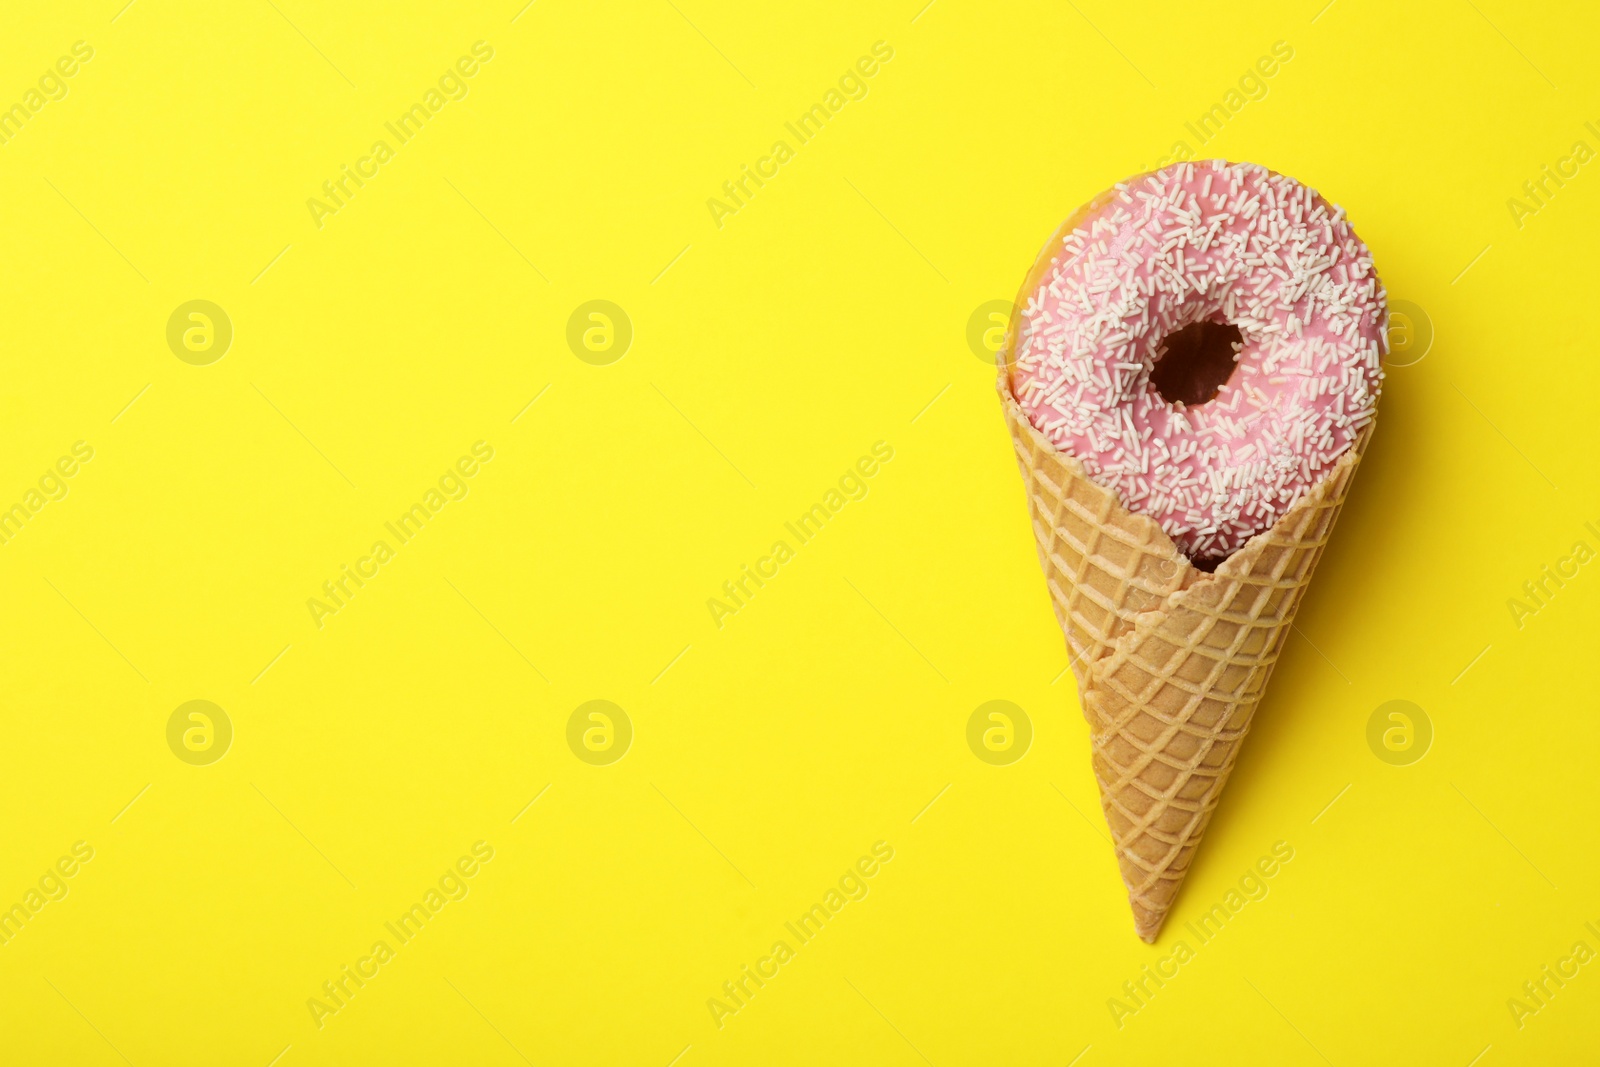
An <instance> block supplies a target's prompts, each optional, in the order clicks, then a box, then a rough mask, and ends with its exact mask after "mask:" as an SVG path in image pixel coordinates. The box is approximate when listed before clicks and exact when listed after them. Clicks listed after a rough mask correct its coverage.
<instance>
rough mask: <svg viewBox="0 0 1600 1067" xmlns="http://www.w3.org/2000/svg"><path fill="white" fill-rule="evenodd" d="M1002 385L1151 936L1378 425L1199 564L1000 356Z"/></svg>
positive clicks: (1055, 600)
mask: <svg viewBox="0 0 1600 1067" xmlns="http://www.w3.org/2000/svg"><path fill="white" fill-rule="evenodd" d="M1014 333H1015V331H1014V330H1013V334H1014ZM1010 343H1011V342H1010V339H1008V344H1007V347H1006V349H1003V350H1002V351H1003V352H1004V353H1009V350H1010V347H1009V346H1010ZM999 384H1000V397H1001V402H1002V405H1003V406H1004V409H1005V417H1006V424H1007V426H1008V427H1009V428H1010V430H1011V439H1012V442H1013V444H1015V446H1016V450H1017V462H1018V464H1019V465H1020V467H1021V469H1022V479H1023V483H1024V485H1025V486H1026V489H1027V494H1028V511H1029V513H1030V514H1031V515H1032V517H1033V532H1034V536H1035V538H1036V539H1037V540H1038V544H1039V562H1040V564H1041V565H1042V566H1043V567H1044V574H1045V582H1046V584H1047V585H1048V586H1049V590H1050V602H1051V604H1052V606H1053V607H1054V608H1055V613H1056V618H1057V619H1058V620H1059V621H1060V623H1061V629H1062V631H1063V632H1064V633H1065V634H1066V638H1067V648H1068V651H1069V652H1070V654H1071V657H1072V670H1073V673H1074V675H1075V676H1076V677H1077V680H1078V691H1079V693H1080V695H1081V697H1082V703H1083V714H1084V718H1086V719H1087V720H1088V722H1089V733H1090V738H1091V741H1092V744H1093V749H1094V756H1093V764H1094V776H1095V780H1096V781H1097V782H1098V783H1099V784H1100V803H1101V806H1102V807H1103V808H1104V809H1105V815H1106V823H1107V824H1108V825H1109V827H1110V829H1111V836H1112V840H1113V843H1114V845H1115V847H1116V853H1117V864H1118V866H1120V867H1121V869H1122V880H1123V882H1125V883H1126V884H1127V887H1128V901H1129V903H1130V904H1131V905H1132V906H1133V921H1134V927H1135V928H1136V929H1137V931H1138V933H1139V936H1140V937H1141V938H1143V939H1144V940H1145V941H1148V942H1151V943H1154V941H1155V939H1156V935H1157V934H1158V933H1159V932H1160V931H1161V925H1162V923H1163V922H1165V921H1166V918H1167V913H1168V911H1170V910H1171V908H1172V903H1173V900H1174V898H1176V896H1177V895H1178V889H1179V887H1180V886H1181V885H1182V884H1183V879H1184V876H1185V875H1186V874H1187V873H1188V871H1189V865H1190V863H1191V862H1193V860H1194V854H1195V850H1196V849H1197V848H1198V847H1199V845H1200V838H1201V836H1202V835H1203V834H1204V833H1205V830H1206V824H1207V823H1209V822H1210V820H1211V813H1212V812H1213V811H1214V810H1215V809H1216V806H1217V800H1218V799H1219V798H1220V797H1221V795H1222V788H1223V786H1224V785H1226V784H1227V781H1228V775H1229V773H1230V772H1231V771H1232V770H1233V764H1234V761H1235V760H1236V759H1237V758H1238V754H1239V747H1240V745H1241V744H1242V742H1243V741H1244V737H1245V734H1246V733H1247V732H1249V729H1250V720H1251V718H1252V716H1254V714H1255V710H1256V705H1257V704H1258V703H1259V702H1260V700H1261V696H1262V694H1263V693H1264V692H1265V691H1266V687H1267V680H1268V679H1269V678H1270V677H1271V675H1272V668H1273V666H1274V664H1276V663H1277V659H1278V653H1279V652H1280V651H1281V650H1282V648H1283V644H1284V642H1285V641H1286V640H1287V639H1288V636H1289V629H1290V626H1291V625H1292V623H1293V621H1294V614H1295V610H1296V609H1297V608H1298V607H1299V606H1300V598H1301V596H1302V595H1303V594H1304V593H1305V591H1306V587H1307V586H1308V585H1309V584H1310V582H1311V576H1312V574H1313V573H1314V572H1315V570H1316V566H1317V561H1318V560H1319V559H1320V558H1321V556H1322V549H1323V546H1324V545H1326V544H1327V541H1328V535H1329V533H1330V532H1331V531H1332V529H1333V524H1334V520H1335V519H1337V518H1338V516H1339V509H1340V508H1341V507H1342V506H1343V505H1344V500H1345V497H1346V496H1347V495H1348V494H1349V492H1350V485H1351V482H1352V481H1353V479H1354V475H1355V471H1356V465H1357V464H1358V463H1359V462H1360V460H1361V453H1362V451H1363V450H1364V449H1365V447H1366V444H1367V440H1368V439H1369V438H1370V436H1371V431H1372V424H1370V423H1369V424H1368V425H1367V427H1366V428H1365V429H1364V430H1363V431H1362V433H1361V434H1360V436H1359V437H1358V438H1357V440H1356V441H1355V443H1354V445H1353V446H1352V447H1351V449H1350V450H1349V451H1348V452H1347V453H1345V455H1344V456H1342V457H1341V458H1340V459H1339V461H1338V462H1337V463H1336V464H1335V465H1334V467H1333V469H1332V470H1331V471H1330V472H1329V473H1328V474H1327V476H1326V477H1325V478H1323V480H1322V481H1321V482H1320V483H1318V484H1317V485H1316V486H1315V487H1314V488H1313V489H1312V490H1311V491H1310V492H1308V493H1307V494H1306V495H1305V496H1304V497H1303V498H1302V499H1301V501H1300V502H1299V503H1298V504H1296V505H1295V506H1294V507H1293V508H1291V509H1290V510H1289V511H1288V512H1287V513H1286V514H1285V515H1284V516H1283V517H1282V518H1281V519H1280V520H1278V522H1277V523H1276V524H1275V525H1274V526H1273V527H1272V528H1271V529H1269V530H1266V531H1265V532H1263V533H1260V534H1258V535H1256V536H1255V537H1253V538H1251V539H1250V540H1249V542H1247V543H1246V544H1245V546H1244V547H1243V548H1241V549H1240V550H1239V551H1237V552H1235V553H1234V554H1233V555H1231V556H1229V557H1228V558H1227V559H1226V560H1224V561H1223V562H1222V563H1221V564H1220V565H1219V566H1218V567H1217V569H1216V571H1215V573H1211V574H1207V573H1205V572H1204V571H1201V570H1199V569H1197V568H1196V567H1194V566H1193V565H1192V564H1191V563H1190V562H1189V559H1188V558H1187V557H1186V556H1185V555H1184V554H1183V553H1182V552H1181V551H1180V550H1179V549H1178V548H1177V546H1176V545H1174V544H1173V542H1172V540H1171V539H1170V538H1169V537H1168V536H1167V535H1166V533H1165V532H1164V531H1162V529H1161V528H1160V526H1158V525H1157V524H1156V523H1155V522H1154V521H1152V520H1151V519H1149V518H1147V517H1145V516H1143V515H1138V514H1135V513H1133V512H1131V511H1129V510H1128V509H1127V508H1126V507H1124V506H1123V505H1122V503H1121V501H1120V500H1119V499H1118V496H1117V494H1116V493H1115V492H1113V491H1111V490H1108V489H1105V488H1102V487H1101V486H1099V485H1097V484H1096V483H1095V482H1093V481H1091V480H1090V478H1089V476H1088V475H1087V474H1086V473H1085V471H1084V469H1083V465H1082V464H1081V463H1079V462H1078V460H1077V459H1076V458H1074V457H1072V456H1070V455H1066V454H1064V453H1061V452H1058V451H1057V450H1056V449H1055V447H1054V446H1053V445H1051V443H1050V442H1049V440H1048V439H1047V438H1045V437H1044V435H1043V434H1041V433H1039V431H1038V430H1036V429H1034V427H1033V425H1032V424H1031V423H1030V422H1029V421H1028V418H1027V416H1026V415H1025V414H1024V413H1023V411H1022V408H1021V407H1020V406H1019V405H1018V403H1017V400H1016V397H1015V396H1014V395H1013V393H1012V390H1011V381H1010V374H1009V370H1008V368H1007V367H1005V366H1002V369H1001V373H1000V383H999Z"/></svg>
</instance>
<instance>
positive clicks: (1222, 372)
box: [1150, 322, 1244, 407]
mask: <svg viewBox="0 0 1600 1067" xmlns="http://www.w3.org/2000/svg"><path fill="white" fill-rule="evenodd" d="M1242 347H1244V338H1243V337H1242V336H1241V335H1240V333H1239V327H1237V326H1235V325H1233V324H1232V323H1228V322H1194V323H1190V324H1189V325H1188V326H1185V327H1184V328H1183V329H1181V330H1176V331H1174V332H1172V333H1169V334H1167V336H1166V337H1164V338H1162V340H1161V344H1160V346H1158V347H1157V348H1156V363H1155V367H1154V368H1152V369H1151V371H1150V384H1152V385H1154V386H1155V387H1156V392H1158V393H1160V394H1161V399H1163V400H1165V401H1166V402H1167V403H1169V404H1183V405H1184V406H1186V407H1195V406H1197V405H1200V404H1204V403H1206V402H1207V401H1209V400H1213V399H1215V398H1216V395H1217V394H1218V393H1219V392H1221V391H1222V387H1223V386H1224V385H1227V384H1228V379H1229V378H1231V377H1233V371H1234V368H1235V367H1237V366H1238V365H1239V350H1240V349H1241V348H1242Z"/></svg>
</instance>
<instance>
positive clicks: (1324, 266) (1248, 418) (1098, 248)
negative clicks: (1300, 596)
mask: <svg viewBox="0 0 1600 1067" xmlns="http://www.w3.org/2000/svg"><path fill="white" fill-rule="evenodd" d="M1387 316H1388V306H1387V302H1386V294H1385V292H1384V289H1383V286H1382V285H1381V284H1380V283H1379V281H1378V276H1377V274H1376V273H1375V272H1374V270H1373V266H1372V255H1371V253H1370V252H1369V251H1368V249H1367V246H1366V245H1365V244H1364V243H1362V241H1361V239H1360V238H1358V237H1357V236H1356V235H1355V231H1354V230H1352V229H1351V227H1350V223H1349V221H1348V220H1347V219H1346V218H1345V215H1344V209H1343V208H1336V207H1334V206H1332V205H1330V204H1329V203H1328V202H1327V201H1325V200H1324V199H1322V197H1320V196H1319V195H1318V194H1317V193H1316V192H1315V191H1314V190H1313V189H1311V188H1309V187H1308V186H1305V185H1301V184H1300V183H1299V182H1297V181H1295V180H1294V179H1292V178H1288V177H1285V176H1283V175H1281V174H1276V173H1274V172H1272V171H1269V170H1267V169H1266V168H1265V167H1260V166H1257V165H1255V164H1249V163H1227V162H1225V161H1223V160H1205V161H1199V162H1191V163H1179V164H1176V165H1174V166H1171V167H1167V168H1165V169H1163V170H1159V171H1155V172H1153V173H1150V174H1144V175H1140V176H1138V177H1136V178H1131V179H1129V180H1128V181H1126V182H1123V183H1120V184H1118V185H1117V186H1116V187H1114V188H1113V189H1110V190H1108V191H1107V192H1106V193H1104V194H1102V195H1101V196H1099V197H1097V198H1096V199H1095V200H1093V201H1091V202H1090V203H1089V204H1087V205H1085V206H1084V208H1082V209H1080V210H1079V212H1078V213H1077V214H1075V215H1074V216H1073V217H1072V218H1071V219H1069V220H1068V221H1067V224H1066V225H1064V226H1063V227H1062V229H1061V230H1060V231H1058V232H1057V234H1056V236H1055V237H1053V238H1052V239H1051V242H1050V244H1048V245H1046V247H1045V249H1044V251H1043V252H1042V253H1041V254H1040V256H1039V260H1038V262H1037V263H1036V264H1035V267H1034V269H1033V271H1032V272H1031V273H1030V274H1029V277H1028V281H1027V282H1026V283H1025V284H1024V289H1023V295H1022V299H1021V300H1020V301H1019V311H1018V318H1017V320H1016V321H1015V323H1014V325H1013V330H1014V332H1015V333H1016V335H1017V336H1016V343H1015V346H1014V348H1013V349H1012V351H1014V353H1015V364H1014V366H1013V367H1012V370H1011V387H1012V392H1013V393H1014V394H1015V396H1016V398H1017V401H1018V403H1019V404H1020V405H1021V407H1022V409H1023V411H1024V412H1025V413H1026V414H1027V417H1028V419H1029V421H1030V422H1032V423H1033V425H1034V427H1035V428H1036V429H1037V430H1039V432H1040V433H1042V434H1043V435H1044V436H1045V437H1046V438H1047V439H1048V440H1049V441H1050V443H1051V444H1052V445H1054V446H1055V447H1056V449H1057V450H1059V451H1061V452H1065V453H1068V454H1070V455H1072V456H1075V457H1076V458H1077V459H1078V460H1079V461H1080V462H1081V463H1082V464H1083V466H1084V469H1085V471H1086V472H1087V473H1088V475H1089V476H1090V478H1092V479H1093V480H1094V481H1095V482H1096V483H1098V484H1099V485H1101V486H1103V487H1105V488H1107V489H1111V490H1114V491H1115V492H1116V493H1117V494H1118V495H1119V497H1120V498H1121V500H1122V503H1123V505H1124V506H1126V507H1128V508H1129V509H1130V510H1133V511H1138V512H1141V513H1143V514H1145V515H1147V516H1149V517H1150V518H1152V519H1153V520H1155V521H1156V522H1157V523H1158V524H1159V525H1160V526H1161V528H1162V529H1163V530H1165V531H1166V533H1167V535H1168V536H1169V537H1171V538H1172V540H1173V542H1174V543H1175V544H1176V545H1177V546H1178V547H1179V548H1180V549H1181V550H1182V551H1183V552H1184V553H1185V554H1186V555H1188V556H1189V558H1190V559H1191V560H1193V561H1195V563H1196V564H1197V565H1199V566H1201V567H1202V568H1204V569H1211V568H1212V567H1214V566H1215V565H1216V564H1217V563H1219V562H1221V560H1222V559H1225V558H1226V557H1227V556H1229V555H1230V554H1232V553H1233V552H1235V551H1237V550H1238V549H1240V548H1241V547H1243V546H1244V544H1245V542H1246V541H1248V540H1249V539H1250V538H1251V537H1254V536H1255V535H1256V534H1259V533H1261V532H1263V531H1265V530H1267V529H1269V528H1271V526H1272V525H1273V524H1274V523H1275V522H1277V520H1278V519H1279V518H1280V517H1282V515H1283V514H1284V513H1285V512H1287V511H1288V510H1289V509H1290V508H1291V507H1293V506H1294V505H1295V503H1296V502H1297V501H1298V500H1299V499H1300V498H1301V497H1302V496H1303V495H1304V494H1305V493H1306V492H1307V491H1308V490H1309V489H1311V488H1312V487H1313V486H1315V485H1316V484H1317V482H1318V481H1320V480H1321V479H1322V477H1323V476H1324V475H1325V474H1326V473H1327V472H1328V471H1329V470H1330V469H1331V468H1332V467H1333V465H1334V463H1335V462H1336V461H1337V460H1338V459H1339V457H1340V456H1341V455H1343V454H1344V453H1345V452H1346V451H1347V450H1348V449H1349V448H1350V447H1351V445H1352V443H1353V442H1354V441H1355V440H1356V437H1357V435H1358V433H1359V432H1360V430H1361V428H1362V427H1363V426H1365V425H1366V424H1367V423H1369V422H1371V421H1372V418H1373V416H1374V412H1375V408H1376V405H1377V400H1378V392H1379V389H1380V387H1381V385H1382V380H1383V370H1382V366H1381V359H1382V356H1383V355H1384V354H1386V352H1387V347H1388V342H1387V336H1386V333H1385V330H1386V325H1387Z"/></svg>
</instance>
